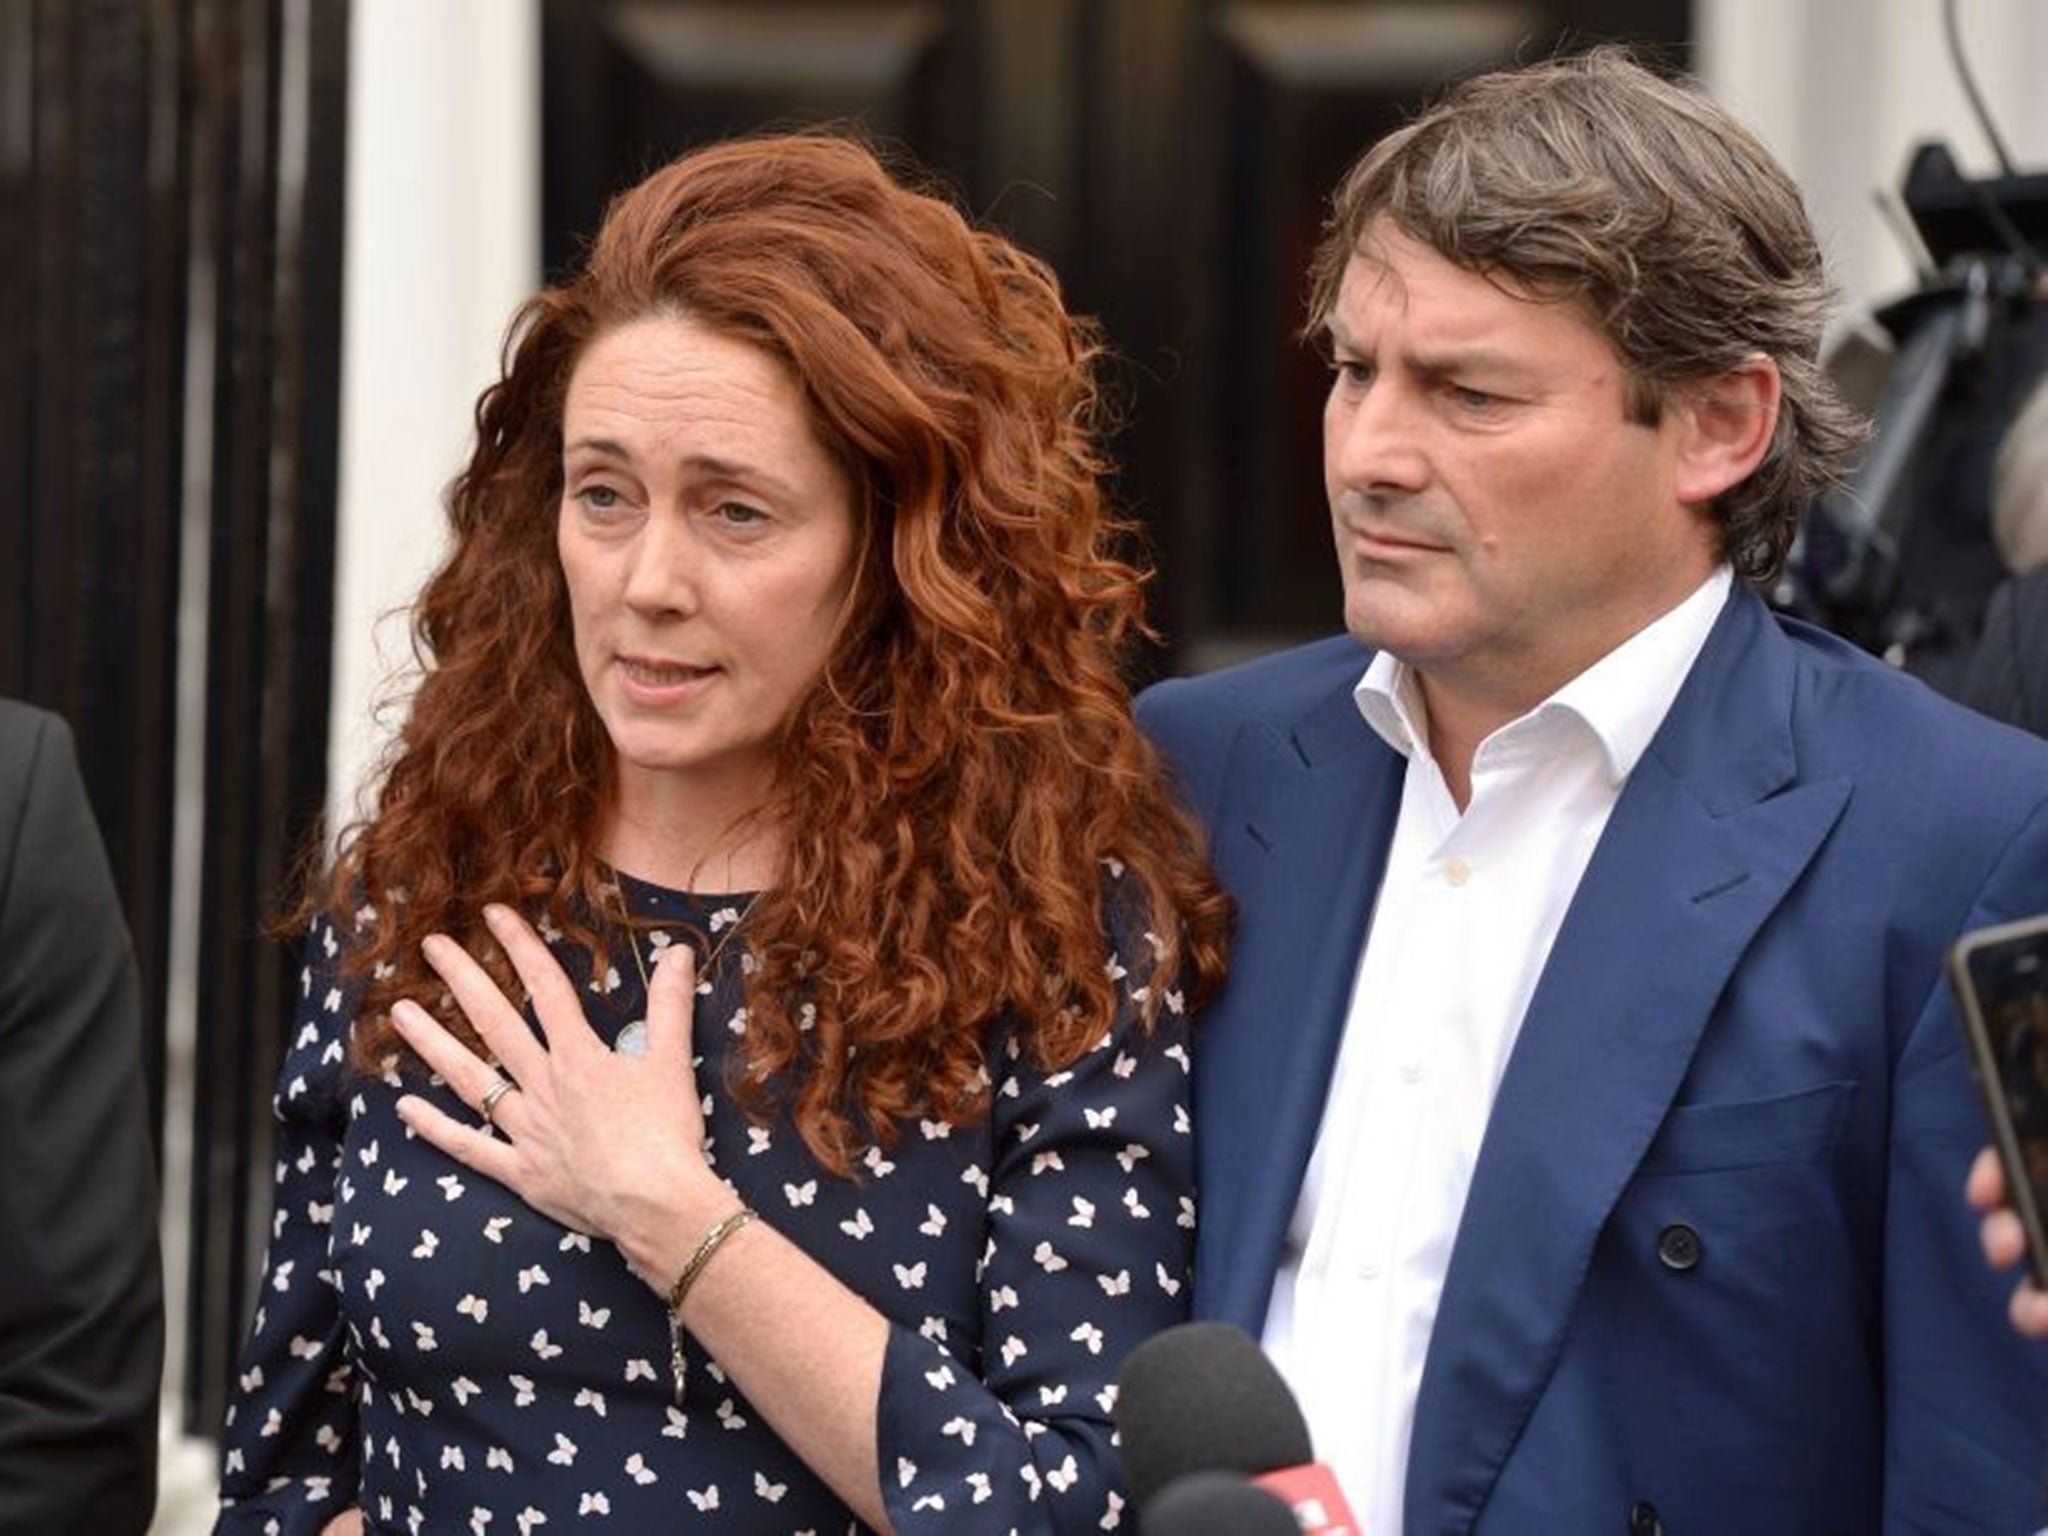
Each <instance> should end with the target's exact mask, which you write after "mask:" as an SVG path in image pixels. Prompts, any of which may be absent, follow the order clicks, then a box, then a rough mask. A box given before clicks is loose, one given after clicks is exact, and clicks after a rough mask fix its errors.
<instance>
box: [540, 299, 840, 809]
mask: <svg viewBox="0 0 2048 1536" xmlns="http://www.w3.org/2000/svg"><path fill="white" fill-rule="evenodd" d="M562 472H563V473H562V505H561V510H560V515H559V517H558V519H557V522H556V544H557V547H558V549H559V550H560V553H561V559H562V574H563V577H564V578H565V579H566V581H567V583H568V588H569V611H570V617H571V620H572V623H573V625H574V628H575V638H576V659H577V664H578V666H579V668H580V669H581V671H582V674H583V685H584V687H585V688H587V689H588V690H589V692H590V699H591V702H592V704H594V705H595V706H596V708H597V713H598V715H599V717H600V718H601V719H602V720H603V721H604V724H605V728H606V730H607V731H608V732H609V733H610V735H611V740H612V746H613V747H614V749H615V750H616V751H617V753H618V759H619V775H620V783H619V788H620V792H621V795H622V796H624V797H627V798H629V799H630V798H635V797H637V796H639V795H641V794H643V793H645V792H648V791H652V792H653V793H655V794H659V795H666V794H667V793H668V792H669V791H671V790H674V789H682V790H685V791H688V792H689V793H691V794H692V796H693V797H696V796H704V797H708V798H709V799H710V800H712V801H714V802H718V803H724V804H728V805H730V804H732V803H735V801H737V802H738V803H745V802H746V801H747V799H748V798H749V797H750V796H751V797H758V794H759V792H760V790H761V789H762V788H763V787H765V785H766V782H767V780H766V770H767V767H768V755H769V749H770V743H771V742H772V740H773V738H774V735H775V733H776V730H777V728H778V727H779V726H780V725H781V724H782V722H783V721H784V720H785V719H787V718H788V716H789V714H790V712H791V710H792V709H793V708H794V706H795V704H796V702H797V700H798V699H799V698H800V697H802V695H803V694H804V692H805V690H807V689H808V688H809V687H810V685H811V684H812V682H813V681H814V680H815V679H816V678H817V677H818V675H819V673H820V672H821V671H822V670H823V668H824V665H825V661H826V658H827V656H828V655H829V654H830V651H831V647H832V642H833V638H834V635H835V633H836V630H837V627H838V622H839V618H840V615H841V612H842V609H843V607H844V603H845V599H846V596H847V592H848V589H849V587H850V585H851V582H852V579H853V568H854V560H855V545H856V542H857V537H856V530H855V526H854V525H855V518H854V505H853V486H852V484H851V482H850V481H849V480H848V478H847V476H846V474H845V473H844V471H842V470H841V468H840V467H839V465H838V464H837V462H836V461H835V460H834V459H833V458H832V457H831V455H829V454H828V453H827V452H826V450H825V448H824V446H823V445H822V444H821V443H820V442H819V441H818V438H817V436H816V434H815V433H814V431H813V430H812V427H811V420H810V414H809V411H808V410H807V409H806V407H805V404H804V400H803V397H802V394H801V392H800V391H799V389H798V387H797V383H796V380H795V379H794V378H793V377H792V376H791V375H790V373H789V371H788V370H787V369H786V368H784V367H783V365H782V364H781V363H780V362H779V361H778V360H777V359H775V358H774V357H772V356H770V355H769V354H768V353H766V352H764V351H762V350H760V349H759V348H757V347H755V346H752V345H750V344H749V343H747V342H743V341H737V340H735V339H733V338H732V337H730V336H726V335H722V334H720V333H719V332H717V331H713V330H709V329H707V328H706V327H704V326H703V325H700V324H698V323H697V322H696V321H694V320H689V319H686V318H683V317H681V316H677V315H650V316H646V317H643V318H642V319H639V320H635V321H632V322H631V323H629V324H626V325H622V326H619V327H618V328H617V329H615V330H611V331H608V332H606V333H604V334H603V335H601V336H600V337H598V339H597V340H596V341H594V342H592V343H591V344H590V345H589V346H588V347H587V348H586V349H585V351H584V353H583V356H582V357H581V358H580V359H579V360H578V363H577V366H576V370H575V372H574V373H573V374H572V375H571V376H570V380H569V392H568V399H567V402H566V404H565V407H564V410H563V418H562Z"/></svg>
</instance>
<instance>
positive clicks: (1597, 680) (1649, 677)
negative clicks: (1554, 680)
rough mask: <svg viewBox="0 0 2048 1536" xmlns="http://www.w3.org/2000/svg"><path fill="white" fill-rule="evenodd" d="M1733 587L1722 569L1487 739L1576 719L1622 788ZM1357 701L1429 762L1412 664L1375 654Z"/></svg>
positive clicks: (1384, 732) (1376, 725) (1398, 743)
mask: <svg viewBox="0 0 2048 1536" xmlns="http://www.w3.org/2000/svg"><path fill="white" fill-rule="evenodd" d="M1734 581H1735V576H1734V572H1732V571H1731V570H1730V569H1729V568H1728V567H1727V566H1726V565H1719V566H1716V567H1715V568H1714V571H1713V573H1712V574H1711V575H1709V576H1708V577H1707V579H1706V580H1705V581H1703V582H1701V583H1700V584H1699V586H1698V587H1696V588H1694V589H1693V592H1692V595H1691V596H1689V597H1687V598H1686V599H1685V600H1684V601H1683V602H1681V603H1680V604H1679V605H1678V606H1677V607H1675V608H1673V609H1672V610H1671V611H1670V612H1668V613H1666V614H1664V615H1663V616H1662V617H1660V618H1657V619H1654V620H1652V621H1651V622H1650V623H1648V624H1646V625H1644V626H1643V627H1642V628H1641V629H1639V630H1637V631H1636V632H1635V633H1634V634H1633V635H1631V636H1629V638H1628V639H1626V640H1624V641H1623V642H1622V643H1621V644H1620V645H1618V646H1616V647H1615V648H1614V649H1613V650H1611V651H1609V652H1608V653H1607V654H1606V655H1605V656H1603V657H1601V658H1600V659H1599V660H1598V661H1596V662H1594V663H1593V665H1592V666H1590V667H1588V668H1587V669H1586V670H1585V671H1583V672H1581V673H1580V674H1579V675H1578V676H1577V677H1575V678H1573V679H1572V680H1571V681H1570V682H1568V683H1566V684H1565V685H1564V686H1563V687H1562V688H1560V689H1558V690H1557V692H1555V693H1553V694H1552V695H1551V696H1550V697H1549V698H1547V699H1545V700H1544V701H1543V702H1542V703H1541V704H1538V705H1537V706H1536V707H1535V708H1534V709H1532V710H1530V711H1529V713H1528V714H1526V715H1523V716H1522V717H1521V718H1520V719H1518V720H1514V721H1511V722H1510V723H1509V724H1507V725H1504V726H1502V727H1501V728H1500V730H1498V731H1496V732H1495V733H1494V735H1493V736H1492V737H1489V738H1488V739H1489V740H1494V739H1497V738H1499V737H1500V736H1502V735H1503V734H1505V733H1508V732H1514V731H1516V730H1517V728H1518V727H1521V726H1522V725H1523V723H1524V722H1525V721H1531V722H1533V721H1535V720H1537V719H1538V718H1540V717H1547V716H1552V715H1556V714H1558V713H1560V712H1569V713H1570V714H1572V715H1575V716H1577V717H1578V718H1579V719H1580V720H1582V721H1583V722H1584V723H1585V724H1586V726H1587V727H1588V728H1589V729H1590V730H1591V731H1592V733H1593V735H1594V737H1595V738H1596V739H1597V740H1598V741H1599V743H1600V751H1601V755H1602V756H1603V757H1604V758H1605V760H1606V766H1607V772H1608V775H1609V777H1610V778H1611V779H1612V780H1613V782H1614V783H1615V784H1617V785H1618V784H1620V783H1621V782H1622V781H1623V780H1625V779H1626V778H1627V777H1628V776H1629V774H1630V772H1632V771H1633V770H1634V768H1635V766H1636V764H1637V763H1638V762H1640V761H1641V760H1642V756H1643V754H1644V753H1645V752H1647V751H1648V750H1649V748H1650V741H1651V738H1653V737H1654V736H1655V735H1656V734H1657V728H1658V727H1659V726H1661V725H1662V724H1663V723H1664V717H1665V715H1667V714H1669V713H1670V711H1671V704H1672V701H1673V700H1674V699H1676V698H1677V697H1678V690H1679V689H1680V688H1681V687H1682V686H1683V685H1684V683H1685V678H1686V674H1687V673H1689V672H1690V671H1692V664H1693V662H1694V661H1696V660H1697V659H1698V657H1699V653H1700V651H1701V649H1702V648H1703V647H1704V646H1705V645H1706V643H1707V635H1708V634H1709V633H1710V632H1711V631H1712V629H1713V627H1714V621H1715V619H1717V618H1718V617H1719V616H1720V613H1721V609H1722V608H1723V607H1724V606H1725V605H1726V603H1727V601H1728V592H1729V589H1730V588H1731V587H1732V586H1733V585H1734ZM1352 697H1353V698H1354V699H1356V700H1357V703H1358V711H1359V713H1360V714H1361V715H1363V716H1364V717H1365V723H1366V724H1367V725H1368V726H1370V727H1371V728H1372V730H1373V731H1374V733H1375V734H1376V735H1378V736H1379V738H1380V739H1381V740H1382V741H1384V742H1386V744H1387V745H1388V746H1390V747H1392V748H1393V749H1394V750H1395V751H1396V752H1399V753H1400V754H1401V755H1402V756H1403V757H1407V758H1419V759H1423V760H1427V759H1428V757H1429V711H1428V706H1427V705H1426V704H1425V703H1424V702H1423V698H1422V689H1421V687H1420V686H1419V685H1418V683H1417V681H1416V677H1415V673H1414V670H1413V669H1412V668H1411V667H1410V666H1409V665H1408V664H1407V663H1406V662H1404V661H1401V660H1399V659H1397V658H1396V657H1395V656H1394V655H1393V654H1392V653H1391V652H1388V651H1378V652H1375V653H1374V655H1373V658H1372V661H1371V662H1370V663H1369V664H1368V665H1367V667H1366V669H1365V676H1363V677H1362V678H1360V679H1359V680H1358V685H1357V686H1356V687H1355V688H1354V689H1353V690H1352Z"/></svg>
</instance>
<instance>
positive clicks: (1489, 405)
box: [1451, 384, 1501, 411]
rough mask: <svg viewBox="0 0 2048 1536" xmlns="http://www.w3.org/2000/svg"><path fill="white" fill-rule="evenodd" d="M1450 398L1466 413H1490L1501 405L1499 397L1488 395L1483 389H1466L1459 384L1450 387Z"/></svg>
mask: <svg viewBox="0 0 2048 1536" xmlns="http://www.w3.org/2000/svg"><path fill="white" fill-rule="evenodd" d="M1451 398H1452V399H1453V400H1455V401H1457V402H1458V404H1460V405H1462V406H1463V407H1464V408H1465V409H1466V410H1468V411H1490V410H1492V409H1493V408H1494V407H1495V406H1497V405H1499V404H1500V403H1501V401H1500V396H1499V395H1489V394H1488V393H1487V392H1486V391H1485V390H1483V389H1466V388H1465V387H1464V386H1463V385H1460V384H1454V385H1452V386H1451Z"/></svg>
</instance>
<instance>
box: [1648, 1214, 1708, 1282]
mask: <svg viewBox="0 0 2048 1536" xmlns="http://www.w3.org/2000/svg"><path fill="white" fill-rule="evenodd" d="M1657 1258H1658V1260H1659V1261H1660V1262H1661V1263H1662V1264H1663V1266H1664V1267H1665V1268H1666V1269H1669V1270H1673V1271H1675V1272H1676V1273H1678V1274H1681V1275H1682V1274H1684V1273H1685V1272H1686V1271H1687V1270H1689V1269H1693V1268H1696V1267H1697V1266H1698V1264H1699V1262H1700V1235H1699V1233H1697V1232H1695V1231H1693V1229H1692V1228H1691V1227H1688V1226H1687V1225H1686V1224H1685V1223H1684V1222H1682V1221H1674V1222H1673V1223H1672V1224H1671V1225H1670V1226H1668V1227H1666V1228H1665V1229H1664V1230H1663V1231H1662V1232H1659V1233H1658V1234H1657Z"/></svg>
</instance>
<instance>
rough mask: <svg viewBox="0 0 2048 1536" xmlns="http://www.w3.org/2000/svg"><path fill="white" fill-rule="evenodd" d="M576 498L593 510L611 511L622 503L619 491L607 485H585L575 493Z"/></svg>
mask: <svg viewBox="0 0 2048 1536" xmlns="http://www.w3.org/2000/svg"><path fill="white" fill-rule="evenodd" d="M576 499H577V500H578V501H580V502H582V503H583V505H584V506H586V507H588V508H589V509H590V510H591V511H593V512H613V511H616V510H618V508H619V507H620V506H621V505H622V504H623V503H621V502H620V500H619V493H618V492H617V491H616V490H614V489H612V487H610V486H608V485H586V486H584V487H583V489H582V490H580V491H578V492H577V493H576Z"/></svg>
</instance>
